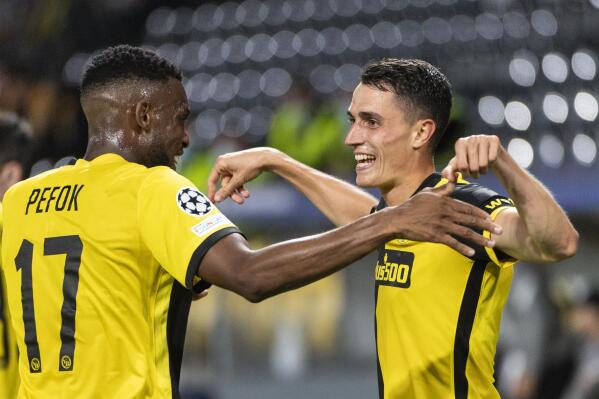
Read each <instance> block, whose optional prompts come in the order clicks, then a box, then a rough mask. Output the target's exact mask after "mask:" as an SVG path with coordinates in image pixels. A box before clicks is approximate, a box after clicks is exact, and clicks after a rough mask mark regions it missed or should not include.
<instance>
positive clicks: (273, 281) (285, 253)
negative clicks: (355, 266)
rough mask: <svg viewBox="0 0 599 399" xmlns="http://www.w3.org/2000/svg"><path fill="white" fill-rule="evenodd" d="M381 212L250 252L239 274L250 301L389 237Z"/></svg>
mask: <svg viewBox="0 0 599 399" xmlns="http://www.w3.org/2000/svg"><path fill="white" fill-rule="evenodd" d="M386 223H387V222H386V219H385V216H384V212H381V213H379V214H377V215H371V216H368V217H364V218H361V219H360V220H357V221H355V222H354V223H351V224H350V225H347V226H343V227H340V228H337V229H335V230H331V231H329V232H326V233H323V234H318V235H313V236H309V237H304V238H300V239H296V240H290V241H285V242H282V243H279V244H274V245H271V246H268V247H266V248H263V249H260V250H256V251H251V253H250V256H248V257H246V260H245V261H244V264H243V265H242V266H240V267H239V270H241V271H243V272H242V274H240V275H239V276H238V278H239V282H240V284H243V286H244V287H245V290H246V291H245V292H242V293H241V294H242V295H243V296H244V297H246V298H247V299H248V300H250V301H252V302H257V301H261V300H263V299H266V298H268V297H271V296H273V295H277V294H279V293H281V292H285V291H289V290H292V289H295V288H299V287H302V286H304V285H307V284H310V283H312V282H314V281H316V280H319V279H321V278H323V277H326V276H328V275H329V274H332V273H334V272H336V271H338V270H339V269H341V268H343V267H345V266H347V265H349V264H350V263H352V262H354V261H355V260H357V259H359V258H361V257H363V256H364V255H366V254H367V253H369V252H371V251H372V250H374V249H375V248H376V247H377V246H378V245H381V244H383V243H384V242H385V241H387V240H389V239H391V238H392V235H391V234H390V233H389V230H390V229H389V228H388V227H386Z"/></svg>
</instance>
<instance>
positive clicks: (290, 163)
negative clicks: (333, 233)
mask: <svg viewBox="0 0 599 399" xmlns="http://www.w3.org/2000/svg"><path fill="white" fill-rule="evenodd" d="M267 162H268V165H267V169H268V170H270V171H271V172H273V173H275V174H277V175H279V176H281V177H282V178H283V179H285V180H287V181H288V182H290V183H291V184H293V185H294V186H295V187H296V188H297V189H298V190H299V191H300V192H301V193H302V194H304V195H305V196H306V197H307V198H308V199H309V200H310V201H311V202H312V203H313V204H314V205H315V206H316V207H317V208H318V209H319V210H320V211H321V212H322V213H324V215H325V216H326V217H327V218H328V219H329V220H330V221H331V222H332V223H333V224H335V225H336V226H343V225H345V224H347V223H350V222H352V221H354V220H356V219H358V218H360V217H362V216H364V215H368V214H369V213H370V210H371V209H372V207H373V206H374V205H376V203H377V201H376V199H375V198H374V197H373V196H371V195H370V194H368V193H367V192H365V191H363V190H361V189H359V188H358V187H356V186H354V185H352V184H349V183H347V182H345V181H343V180H341V179H337V178H335V177H333V176H331V175H328V174H326V173H323V172H321V171H319V170H316V169H314V168H311V167H309V166H307V165H304V164H302V163H301V162H298V161H296V160H295V159H293V158H291V157H289V156H287V155H286V154H283V153H280V152H277V153H274V152H273V153H271V155H270V157H269V158H268V160H267Z"/></svg>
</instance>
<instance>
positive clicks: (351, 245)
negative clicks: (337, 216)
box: [197, 184, 501, 302]
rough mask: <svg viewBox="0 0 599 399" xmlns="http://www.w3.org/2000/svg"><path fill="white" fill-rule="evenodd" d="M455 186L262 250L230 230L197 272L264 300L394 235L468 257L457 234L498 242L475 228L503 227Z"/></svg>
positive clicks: (486, 242)
mask: <svg viewBox="0 0 599 399" xmlns="http://www.w3.org/2000/svg"><path fill="white" fill-rule="evenodd" d="M453 187H454V185H451V184H449V185H447V186H445V187H443V188H439V189H434V190H428V189H427V190H423V191H422V192H420V193H419V194H417V195H415V196H413V197H412V198H410V199H409V200H408V201H407V202H405V203H404V204H402V205H400V206H398V207H390V208H385V209H383V210H381V211H379V212H376V213H374V214H372V215H368V216H364V217H362V218H360V219H358V220H356V221H354V222H352V223H350V224H348V225H345V226H343V227H340V228H337V229H335V230H331V231H328V232H326V233H322V234H318V235H313V236H309V237H304V238H299V239H295V240H290V241H285V242H282V243H279V244H274V245H271V246H268V247H266V248H263V249H259V250H252V249H250V248H249V246H248V243H247V242H246V241H245V239H244V238H243V237H242V236H240V235H238V234H231V235H229V236H227V237H225V238H223V239H221V240H220V241H218V242H217V243H216V244H214V245H213V246H212V247H211V248H210V249H209V250H208V252H207V254H206V255H205V256H204V258H203V259H202V261H201V263H200V265H199V267H198V272H197V273H198V275H199V276H200V277H201V278H202V279H204V280H205V281H207V282H209V283H212V284H214V285H217V286H220V287H222V288H226V289H228V290H231V291H234V292H236V293H238V294H240V295H242V296H243V297H245V298H246V299H248V300H249V301H252V302H259V301H261V300H263V299H265V298H268V297H270V296H273V295H276V294H278V293H281V292H284V291H288V290H292V289H295V288H298V287H301V286H304V285H306V284H309V283H311V282H313V281H316V280H318V279H321V278H323V277H325V276H327V275H329V274H331V273H334V272H335V271H337V270H339V269H341V268H343V267H344V266H347V265H349V264H350V263H351V262H353V261H355V260H357V259H359V258H361V257H362V256H364V255H366V254H367V253H368V252H370V251H372V250H374V249H375V248H376V247H377V246H378V245H382V244H383V243H385V242H386V241H388V240H390V239H392V238H394V237H403V238H408V239H411V240H416V241H428V242H438V243H443V244H446V245H449V246H450V247H452V248H454V249H456V250H457V251H459V252H460V253H462V254H464V255H467V256H471V255H472V254H473V253H474V251H473V250H472V248H470V247H468V246H466V245H464V244H462V243H460V242H458V241H457V240H456V238H455V237H461V238H464V239H465V240H467V241H468V242H472V243H475V244H479V245H485V246H493V244H494V243H493V242H492V241H489V240H488V239H486V238H484V237H482V236H481V235H479V234H477V233H475V232H474V231H473V230H472V229H485V230H489V231H493V232H495V233H496V234H500V233H501V230H500V227H499V226H498V225H496V224H494V223H492V221H491V218H490V216H489V215H487V214H486V212H484V211H482V210H480V209H478V208H476V207H474V206H472V205H469V204H466V203H464V202H460V201H458V200H454V199H452V198H450V197H449V194H450V193H451V192H452V190H453ZM466 226H468V227H466Z"/></svg>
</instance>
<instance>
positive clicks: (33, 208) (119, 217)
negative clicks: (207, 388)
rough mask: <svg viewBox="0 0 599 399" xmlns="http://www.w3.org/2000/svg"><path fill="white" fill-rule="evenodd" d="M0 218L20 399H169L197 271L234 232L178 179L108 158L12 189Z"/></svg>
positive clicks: (79, 164)
mask: <svg viewBox="0 0 599 399" xmlns="http://www.w3.org/2000/svg"><path fill="white" fill-rule="evenodd" d="M3 206H4V224H5V229H4V231H5V235H4V237H3V245H2V268H3V269H4V270H3V271H4V274H5V276H6V281H7V286H8V298H9V306H10V313H11V319H12V323H13V326H14V327H15V331H16V335H17V342H18V345H19V351H20V354H21V355H20V362H19V369H20V375H21V380H22V382H21V388H20V392H19V397H22V398H92V397H93V398H122V397H127V398H165V397H177V396H178V379H179V371H180V366H181V358H182V351H183V340H184V337H185V327H186V323H187V314H188V310H189V306H190V303H191V295H192V294H191V289H192V287H195V288H198V287H204V286H206V283H205V282H203V281H201V280H199V278H198V277H197V276H196V275H195V272H196V268H197V265H198V264H199V263H200V260H201V259H202V257H203V256H204V254H206V252H207V251H208V249H210V247H211V246H212V245H214V244H215V243H216V242H217V241H218V240H220V239H221V238H223V237H225V236H227V235H229V234H231V233H234V232H239V230H238V229H237V228H236V227H235V226H234V225H233V224H232V223H231V222H230V221H229V220H228V219H227V218H226V217H225V216H224V215H223V214H221V213H220V212H219V211H218V209H216V207H215V206H214V205H213V204H211V203H210V201H209V200H208V199H207V198H206V197H204V195H203V194H201V193H200V192H199V191H198V190H197V189H196V188H195V187H194V186H193V184H192V183H191V182H190V181H189V180H187V179H186V178H184V177H182V176H180V175H179V174H177V173H176V172H174V171H173V170H171V169H169V168H167V167H162V166H159V167H154V168H146V167H144V166H142V165H139V164H136V163H130V162H127V161H126V160H125V159H123V158H122V157H120V156H118V155H116V154H104V155H101V156H99V157H97V158H95V159H93V160H92V161H86V160H82V159H80V160H78V161H77V162H76V163H75V164H74V165H69V166H65V167H62V168H59V169H56V170H53V171H50V172H47V173H45V174H42V175H39V176H37V177H34V178H32V179H28V180H26V181H24V182H21V183H18V184H16V185H15V186H13V187H12V188H11V189H10V190H9V191H8V192H7V193H6V195H5V197H4V202H3ZM148 293H149V294H148ZM65 387H67V388H66V391H65Z"/></svg>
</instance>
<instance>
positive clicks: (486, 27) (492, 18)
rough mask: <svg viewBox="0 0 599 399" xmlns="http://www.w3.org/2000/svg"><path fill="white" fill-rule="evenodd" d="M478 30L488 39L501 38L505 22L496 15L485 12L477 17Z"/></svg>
mask: <svg viewBox="0 0 599 399" xmlns="http://www.w3.org/2000/svg"><path fill="white" fill-rule="evenodd" d="M474 24H475V26H476V31H477V32H478V33H479V34H480V35H481V36H482V37H484V38H485V39H487V40H497V39H501V37H502V36H503V24H502V23H501V20H500V19H499V17H497V16H496V15H493V14H490V13H483V14H481V15H479V16H478V17H476V19H475V22H474Z"/></svg>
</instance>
